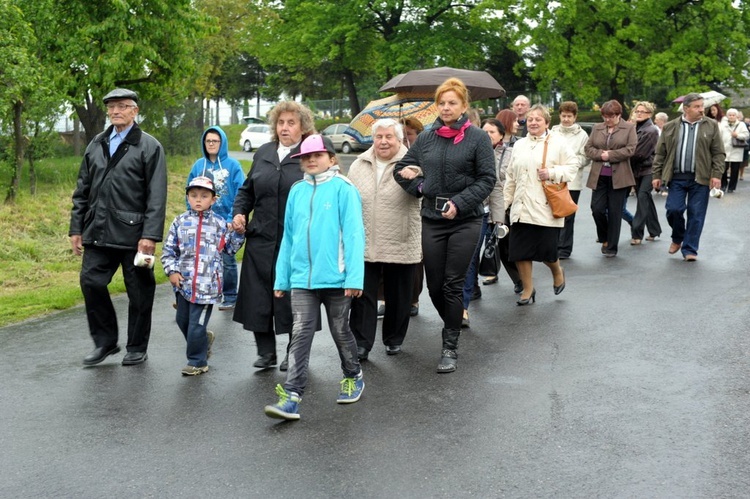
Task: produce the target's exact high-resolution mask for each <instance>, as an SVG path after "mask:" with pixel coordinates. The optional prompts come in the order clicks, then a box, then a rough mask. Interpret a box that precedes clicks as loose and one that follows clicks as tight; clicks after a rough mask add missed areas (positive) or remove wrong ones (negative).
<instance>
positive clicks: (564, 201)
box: [542, 133, 578, 218]
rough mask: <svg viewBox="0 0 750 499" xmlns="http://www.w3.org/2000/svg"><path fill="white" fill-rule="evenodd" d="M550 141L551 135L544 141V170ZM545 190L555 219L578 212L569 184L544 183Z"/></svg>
mask: <svg viewBox="0 0 750 499" xmlns="http://www.w3.org/2000/svg"><path fill="white" fill-rule="evenodd" d="M548 141H549V133H548V134H547V138H546V139H544V153H543V155H542V168H545V166H546V164H547V142H548ZM542 187H543V188H544V195H545V196H547V204H549V207H550V208H551V209H552V216H553V217H555V218H565V217H569V216H570V215H572V214H573V213H575V212H576V211H577V210H578V205H577V204H575V202H574V201H573V198H572V197H570V191H569V190H568V183H567V182H560V183H559V184H555V183H553V182H550V181H549V180H545V181H543V182H542Z"/></svg>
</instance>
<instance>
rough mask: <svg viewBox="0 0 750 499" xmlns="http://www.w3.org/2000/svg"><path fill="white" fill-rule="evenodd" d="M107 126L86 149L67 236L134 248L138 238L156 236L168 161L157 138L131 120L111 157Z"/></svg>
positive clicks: (163, 206)
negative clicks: (128, 130) (123, 137)
mask: <svg viewBox="0 0 750 499" xmlns="http://www.w3.org/2000/svg"><path fill="white" fill-rule="evenodd" d="M111 133H112V127H111V126H110V127H109V128H107V130H105V131H104V132H103V133H101V134H99V135H97V136H96V138H94V140H92V141H91V143H90V144H89V145H88V147H87V148H86V152H85V153H84V155H83V161H82V162H81V168H80V170H79V172H78V183H77V186H76V190H75V192H74V193H73V210H72V211H71V215H70V231H69V233H68V234H69V235H71V236H74V235H81V236H82V239H83V244H84V245H95V246H101V247H108V248H120V249H136V248H137V247H138V240H139V239H151V240H153V241H157V242H158V241H161V240H162V236H163V233H164V216H165V210H166V203H167V165H166V160H165V157H164V148H162V146H161V144H160V143H159V141H157V140H156V139H155V138H153V137H152V136H150V135H149V134H147V133H145V132H143V131H142V130H141V129H140V127H138V125H137V124H133V128H131V129H130V132H128V134H127V136H126V137H125V139H124V140H123V141H122V143H121V144H120V146H119V147H118V149H117V151H116V152H115V155H114V157H112V158H110V156H109V136H110V135H111Z"/></svg>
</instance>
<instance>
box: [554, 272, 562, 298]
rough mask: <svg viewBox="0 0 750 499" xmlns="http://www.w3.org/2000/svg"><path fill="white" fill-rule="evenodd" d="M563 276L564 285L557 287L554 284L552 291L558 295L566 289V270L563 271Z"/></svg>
mask: <svg viewBox="0 0 750 499" xmlns="http://www.w3.org/2000/svg"><path fill="white" fill-rule="evenodd" d="M562 276H563V282H562V284H560V285H559V286H555V284H554V283H552V289H553V290H554V292H555V294H556V295H559V294H560V293H562V292H563V290H564V289H565V269H562Z"/></svg>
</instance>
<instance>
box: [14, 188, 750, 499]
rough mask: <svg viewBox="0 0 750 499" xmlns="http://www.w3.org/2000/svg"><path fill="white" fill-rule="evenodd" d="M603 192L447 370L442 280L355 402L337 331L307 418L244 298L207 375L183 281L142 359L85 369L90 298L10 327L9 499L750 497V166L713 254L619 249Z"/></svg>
mask: <svg viewBox="0 0 750 499" xmlns="http://www.w3.org/2000/svg"><path fill="white" fill-rule="evenodd" d="M589 199H590V192H589V191H588V190H586V191H584V192H583V196H582V203H581V206H582V208H581V211H580V214H579V218H578V221H577V226H576V244H575V249H574V252H573V258H572V259H571V260H568V261H566V262H565V263H564V266H565V269H566V276H567V280H568V282H567V287H566V289H565V291H564V292H563V293H562V294H561V295H559V296H555V295H554V294H553V292H552V279H551V276H550V275H549V272H548V271H547V269H546V268H545V267H544V266H542V265H541V264H535V266H534V269H535V278H536V289H537V303H536V304H534V305H531V306H527V307H518V306H516V304H515V300H516V297H515V295H514V294H513V292H512V286H511V283H510V281H509V280H508V279H506V278H505V276H502V278H501V280H500V283H499V284H497V285H494V286H485V287H484V289H483V292H484V295H483V297H482V299H481V300H477V301H475V302H472V305H471V309H470V311H471V326H472V327H471V329H470V330H465V332H464V333H463V335H462V337H461V342H460V349H459V362H458V371H457V372H455V373H454V374H443V375H439V374H436V373H435V367H436V364H437V360H438V356H439V352H440V339H439V331H440V324H439V321H438V319H437V316H436V313H435V312H434V310H433V309H432V307H431V305H430V304H429V300H428V298H427V296H426V292H425V294H423V296H422V301H421V309H420V310H421V312H420V315H419V316H418V317H416V318H414V319H413V321H412V323H411V326H410V330H409V334H408V335H407V338H406V342H405V344H404V353H403V354H401V355H399V356H394V357H387V356H386V355H385V352H384V350H383V348H382V347H380V346H379V347H377V348H376V349H374V350H373V352H372V353H371V355H370V360H369V361H368V362H366V363H365V364H364V373H365V380H366V384H367V386H366V389H365V392H364V395H363V397H362V399H361V400H360V401H359V402H358V403H356V404H352V405H349V406H341V405H337V404H336V403H335V398H336V393H337V388H338V381H339V379H340V377H341V373H340V368H339V361H338V357H337V354H336V352H335V348H334V347H333V344H332V341H331V340H330V337H329V335H328V333H327V332H325V331H324V332H321V333H320V334H319V335H318V337H317V338H316V340H315V343H314V346H313V352H312V357H311V365H310V375H311V377H310V384H309V390H308V392H307V393H306V394H305V397H304V399H303V401H302V404H301V406H300V409H301V414H302V419H301V420H300V421H299V422H293V423H285V422H278V421H277V420H271V419H269V418H267V417H266V416H265V415H264V414H263V406H264V405H266V404H268V403H272V402H274V401H275V396H274V391H273V389H274V385H275V384H276V383H281V382H282V381H283V379H284V377H283V374H282V373H280V372H279V371H277V370H270V371H265V372H257V371H256V370H255V369H253V368H252V367H251V364H252V362H253V361H254V360H255V346H254V341H253V338H252V335H251V334H249V333H248V332H246V331H243V330H242V328H241V327H239V326H238V325H237V324H235V323H233V322H232V321H231V317H230V313H227V312H219V311H216V312H214V315H213V317H212V318H211V329H213V330H215V331H216V333H217V339H216V343H215V346H214V356H213V357H212V359H211V361H210V366H211V370H210V371H209V372H208V373H207V374H205V375H202V376H198V377H193V378H185V377H182V376H181V375H180V372H179V371H180V368H181V367H182V366H183V365H184V364H185V357H184V348H185V345H184V340H183V339H182V336H181V334H180V333H179V331H178V329H177V326H176V325H175V324H174V320H173V316H174V311H173V310H172V308H171V301H172V296H171V293H170V290H169V289H168V287H167V286H166V285H164V286H160V287H159V288H158V290H157V299H156V312H155V317H154V328H153V334H152V340H151V345H150V348H149V360H148V361H147V362H146V363H145V364H144V365H141V366H135V367H123V366H121V365H120V360H121V359H122V354H119V355H117V356H115V357H110V358H109V359H108V360H107V361H105V362H104V363H103V364H101V365H99V366H96V367H93V368H83V367H82V365H81V360H82V358H83V356H84V355H85V354H86V353H88V352H89V351H90V350H91V349H92V344H91V340H90V338H89V336H88V333H87V327H86V321H85V316H84V311H83V309H82V308H81V307H78V308H75V309H72V310H68V311H65V312H61V313H56V314H53V315H50V316H47V317H44V318H42V319H38V320H33V321H29V322H25V323H22V324H18V325H14V326H10V327H6V328H2V329H0V345H2V352H4V354H3V361H2V366H3V381H2V383H0V401H1V402H2V404H1V406H0V407H1V409H0V411H1V412H0V414H1V416H0V447H1V448H2V451H3V452H2V453H1V454H0V497H14V498H15V497H85V498H87V497H92V498H93V497H305V498H329V497H336V498H338V497H355V496H357V497H365V498H381V497H382V498H386V497H388V498H390V497H406V498H448V497H482V498H484V497H487V498H493V497H518V498H526V497H618V498H619V497H623V498H624V497H665V498H675V497H680V498H686V497H711V498H724V497H725V498H735V497H747V496H748V495H750V454H749V453H748V448H750V438H748V428H750V379H749V375H748V372H749V369H748V364H749V362H750V357H749V353H750V340H749V339H748V329H750V328H749V327H748V324H750V312H749V311H748V285H747V281H748V272H747V258H748V254H750V245H748V241H749V240H750V238H749V236H750V223H748V215H749V214H750V206H748V203H749V202H750V182H743V183H740V188H739V189H738V191H737V193H736V194H733V195H728V196H725V198H724V199H722V200H711V202H710V206H709V214H708V218H707V223H706V227H705V230H704V234H703V239H702V247H701V251H700V254H699V258H700V260H699V261H698V262H696V263H685V262H683V261H682V260H681V258H679V256H678V255H668V254H667V247H668V245H669V240H668V238H665V239H662V240H660V241H657V242H653V243H650V242H649V243H644V245H643V246H639V247H631V246H630V245H628V242H627V241H628V240H629V237H628V236H629V234H626V233H623V236H622V240H621V249H620V253H619V255H618V256H617V258H612V259H607V258H604V257H602V255H601V254H600V253H599V245H598V244H596V243H595V242H594V240H595V236H594V231H593V221H592V219H591V215H590V210H589V209H588V208H587V206H588V202H589ZM664 199H665V198H663V197H657V198H656V201H657V206H658V208H659V213H660V216H661V217H662V224H663V226H664V228H665V235H668V231H667V224H666V221H665V220H664V210H663V205H664ZM629 203H630V207H631V209H632V208H634V204H635V201H634V199H633V198H630V200H629ZM116 305H117V310H118V314H119V315H118V319H119V322H120V324H121V330H124V327H125V321H126V316H125V310H126V306H127V303H126V297H125V296H119V297H118V298H117V299H116ZM283 345H284V343H282V346H283Z"/></svg>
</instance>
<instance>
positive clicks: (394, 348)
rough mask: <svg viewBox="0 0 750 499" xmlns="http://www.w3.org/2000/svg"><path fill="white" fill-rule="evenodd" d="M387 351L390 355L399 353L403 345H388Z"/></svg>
mask: <svg viewBox="0 0 750 499" xmlns="http://www.w3.org/2000/svg"><path fill="white" fill-rule="evenodd" d="M385 353H386V354H388V355H398V354H400V353H401V345H386V346H385Z"/></svg>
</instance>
